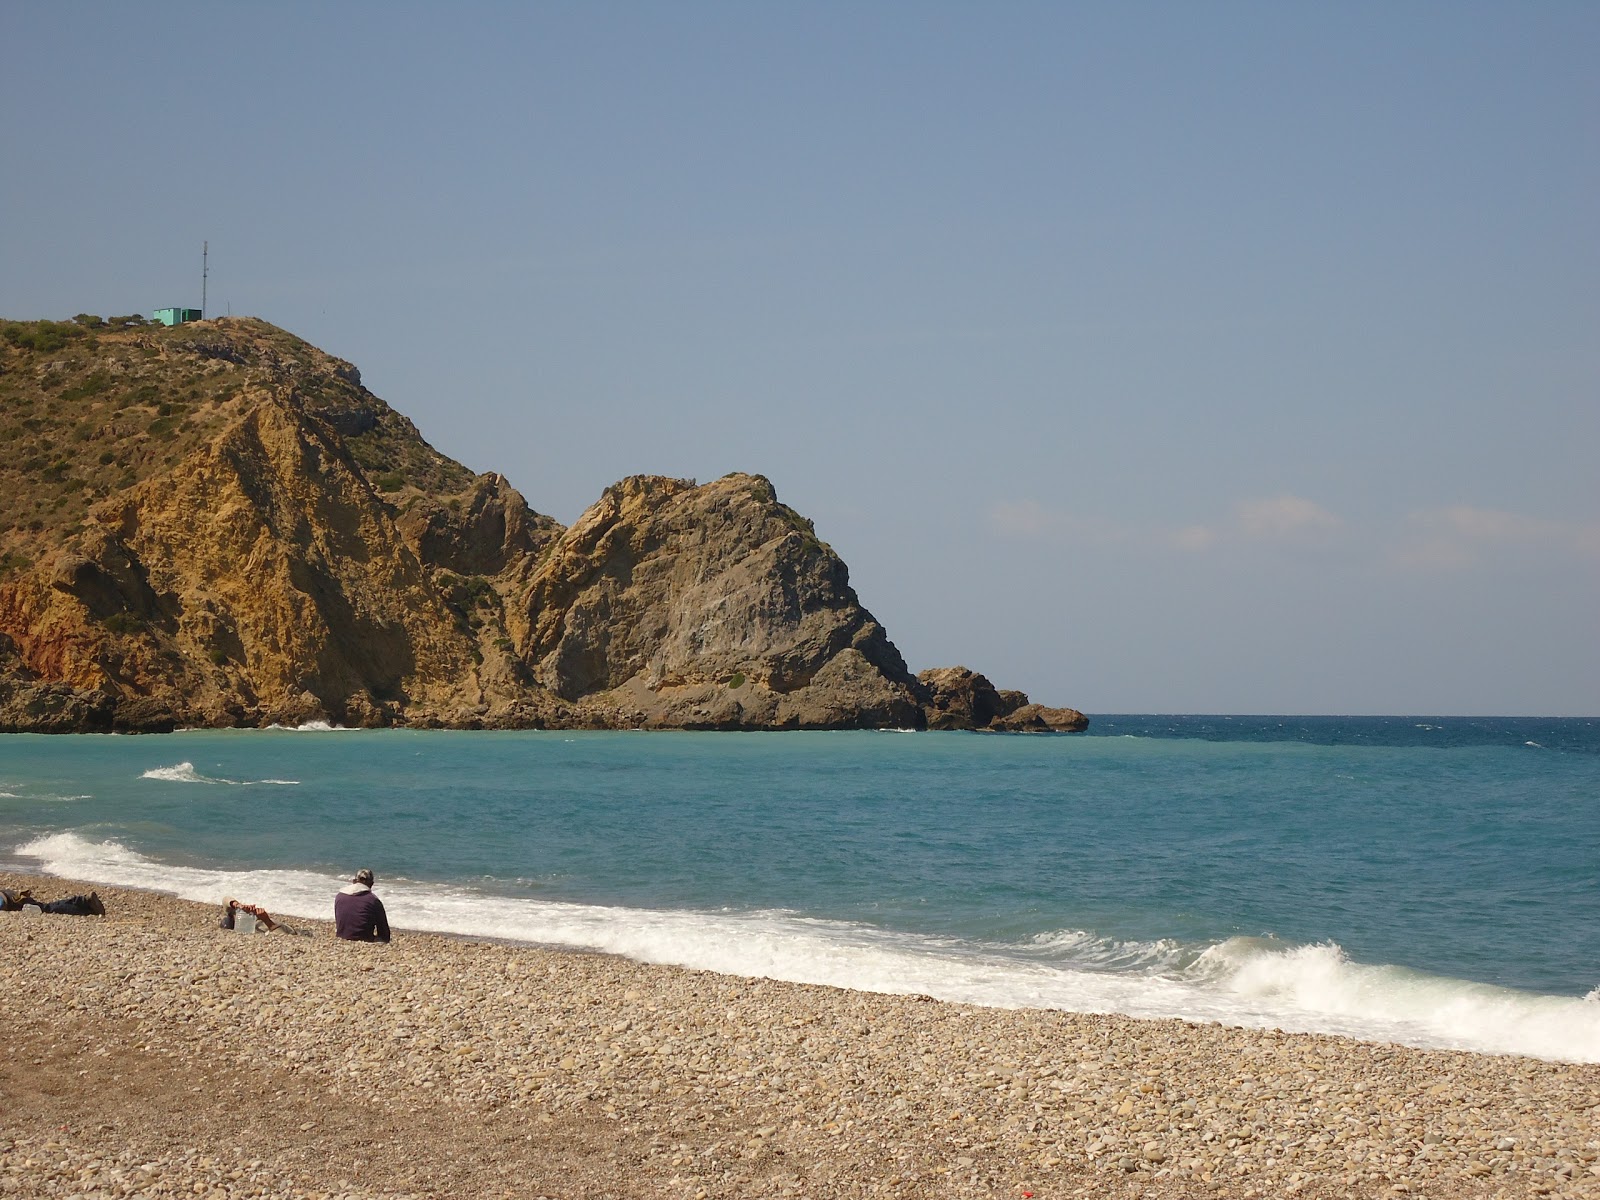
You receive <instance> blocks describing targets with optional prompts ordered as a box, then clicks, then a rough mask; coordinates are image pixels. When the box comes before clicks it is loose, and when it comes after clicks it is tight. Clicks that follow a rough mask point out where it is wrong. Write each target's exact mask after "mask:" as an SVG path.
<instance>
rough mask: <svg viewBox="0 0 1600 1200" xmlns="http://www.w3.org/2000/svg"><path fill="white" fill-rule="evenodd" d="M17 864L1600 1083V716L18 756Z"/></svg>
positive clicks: (701, 962)
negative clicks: (373, 876) (1564, 1067)
mask: <svg viewBox="0 0 1600 1200" xmlns="http://www.w3.org/2000/svg"><path fill="white" fill-rule="evenodd" d="M7 852H10V853H11V854H12V855H13V857H14V860H15V861H17V862H18V863H19V864H21V865H26V866H28V867H31V868H35V869H45V870H49V871H51V872H53V873H56V874H63V875H73V876H76V877H82V878H90V879H95V880H103V881H105V882H108V883H124V884H136V885H141V886H148V887H157V888H163V889H165V890H170V891H174V892H177V893H179V894H183V895H187V896H192V897H196V898H202V899H220V898H221V897H222V896H223V895H224V894H241V893H242V894H245V895H246V898H250V899H256V900H258V901H259V902H262V903H266V904H267V905H268V906H269V907H272V908H274V909H276V910H281V911H283V912H284V913H286V914H290V913H299V914H300V915H308V916H325V915H327V910H328V908H329V904H330V900H329V897H330V895H331V892H332V890H333V888H334V887H336V886H337V883H338V881H339V880H340V879H342V878H345V877H348V875H349V874H350V873H351V872H352V871H353V870H354V869H355V868H356V867H357V866H370V867H372V868H373V869H374V870H375V871H376V872H377V874H378V877H379V885H378V890H379V893H380V895H382V896H384V897H385V898H386V900H387V902H388V904H389V908H390V916H391V920H392V921H393V922H394V923H395V924H396V925H397V926H401V927H407V926H409V927H413V928H433V929H441V930H449V931H456V932H464V933H475V934H480V935H484V934H488V935H495V936H508V937H520V938H526V939H528V940H531V941H539V942H548V943H555V944H565V945H580V946H588V947H594V948H599V949H605V950H611V951H615V952H619V953H627V954H630V955H633V956H635V957H638V958H641V959H647V960H653V961H671V962H681V963H685V964H687V965H692V966H701V967H707V968H711V969H716V970H726V971H732V972H736V973H744V974H767V975H773V976H776V977H783V978H796V979H810V980H815V981H819V982H829V983H838V984H843V985H846V986H854V987H866V988H878V989H882V990H891V991H915V992H924V993H928V994H933V995H938V996H941V997H945V998H950V999H960V1000H969V1001H973V1002H979V1003H992V1004H1039V1005H1045V1006H1053V1007H1065V1008H1082V1009H1094V1010H1116V1011H1124V1012H1131V1013H1134V1014H1135V1015H1179V1016H1187V1017H1191V1018H1193V1019H1216V1020H1227V1021H1234V1022H1239V1023H1247V1024H1273V1025H1279V1026H1282V1027H1285V1028H1315V1029H1324V1030H1327V1031H1330V1032H1341V1033H1348V1034H1351V1035H1354V1036H1359V1037H1366V1038H1373V1039H1394V1040H1402V1041H1408V1042H1413V1043H1416V1044H1425V1045H1465V1046H1470V1047H1474V1048H1480V1049H1491V1050H1517V1051H1521V1052H1526V1053H1534V1054H1540V1055H1543V1056H1546V1057H1559V1058H1583V1059H1589V1058H1593V1059H1596V1060H1600V994H1597V996H1591V993H1595V992H1596V990H1597V987H1600V721H1592V720H1541V719H1530V718H1496V719H1463V718H1336V717H1310V718H1307V717H1162V716H1105V717H1099V718H1096V720H1095V722H1094V725H1093V727H1092V730H1091V732H1090V733H1089V734H1087V735H1072V736H1042V737H1041V736H1017V737H997V736H987V735H976V734H900V733H816V734H808V733H786V734H682V733H672V734H647V733H577V734H575V733H454V732H412V731H382V732H366V731H290V730H281V731H279V730H272V731H256V732H194V733H182V734H174V735H170V736H166V737H142V738H128V737H71V738H43V737H10V738H5V739H3V740H0V855H4V854H5V853H7ZM1586 997H1589V998H1587V999H1586Z"/></svg>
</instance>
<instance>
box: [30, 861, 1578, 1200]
mask: <svg viewBox="0 0 1600 1200" xmlns="http://www.w3.org/2000/svg"><path fill="white" fill-rule="evenodd" d="M0 886H5V887H7V888H11V889H12V890H16V889H17V888H18V887H33V888H34V889H35V891H37V892H38V893H39V894H41V895H42V896H45V897H47V898H55V897H59V896H62V895H67V894H71V893H73V892H77V891H89V890H95V891H98V892H99V893H100V895H101V897H102V898H103V899H104V900H105V902H106V907H107V916H106V917H104V918H96V917H48V916H32V915H28V916H24V915H20V914H15V913H7V914H3V915H0V963H3V968H0V969H3V970H4V972H5V975H4V977H3V978H0V995H3V996H4V1000H3V1001H0V1005H3V1012H4V1018H5V1027H6V1029H7V1031H8V1035H9V1036H10V1038H11V1039H12V1041H13V1052H12V1053H11V1054H9V1055H8V1056H7V1058H6V1062H5V1063H4V1064H3V1065H0V1096H3V1097H4V1098H5V1101H6V1102H5V1104H4V1105H3V1106H0V1112H3V1114H4V1116H3V1117H0V1195H10V1194H17V1195H22V1196H41V1197H42V1196H51V1195H61V1196H69V1195H74V1194H76V1195H81V1196H86V1197H89V1196H97V1195H104V1196H113V1195H158V1194H175V1193H176V1192H178V1191H182V1192H185V1193H188V1194H201V1195H205V1194H210V1195H213V1196H219V1197H245V1196H273V1197H276V1196H301V1197H313V1196H322V1197H338V1196H346V1195H348V1196H355V1195H361V1196H372V1195H386V1196H396V1197H403V1196H414V1197H446V1196H448V1197H456V1196H460V1197H477V1196H499V1195H509V1196H517V1197H531V1196H550V1197H562V1198H567V1197H594V1198H596V1200H598V1198H599V1197H657V1196H661V1197H669V1196H670V1197H677V1196H682V1197H686V1198H689V1200H696V1198H698V1200H710V1198H711V1197H724V1196H726V1197H734V1196H738V1197H751V1196H757V1197H762V1196H771V1197H789V1196H802V1197H822V1198H829V1197H867V1196H905V1197H923V1196H936V1197H944V1196H949V1197H968V1196H971V1197H977V1196H996V1197H999V1196H1012V1197H1024V1196H1026V1195H1028V1194H1030V1193H1031V1195H1032V1196H1033V1197H1037V1198H1038V1200H1048V1198H1054V1197H1091V1196H1093V1197H1098V1196H1135V1195H1138V1196H1147V1197H1180V1196H1181V1197H1188V1196H1215V1197H1223V1198H1232V1197H1238V1198H1240V1200H1244V1198H1246V1197H1261V1198H1262V1200H1264V1198H1265V1197H1269V1196H1273V1197H1275V1196H1306V1197H1345V1196H1352V1197H1368V1196H1395V1195H1411V1196H1419V1195H1420V1196H1433V1197H1439V1198H1441V1200H1443V1198H1447V1197H1448V1198H1454V1197H1466V1198H1471V1197H1480V1196H1482V1197H1489V1196H1506V1197H1514V1196H1534V1195H1555V1196H1573V1197H1580V1196H1581V1197H1600V1065H1594V1064H1585V1065H1575V1064H1568V1063H1553V1062H1545V1061H1542V1060H1536V1059H1526V1058H1517V1057H1510V1056H1488V1055H1480V1054H1474V1053H1470V1052H1465V1051H1439V1050H1417V1049H1408V1048H1404V1047H1399V1046H1392V1045H1378V1044H1370V1043H1364V1042H1355V1041H1351V1040H1348V1039H1343V1038H1338V1037H1331V1036H1326V1035H1318V1034H1288V1033H1282V1032H1278V1031H1273V1030H1259V1029H1239V1028H1234V1027H1230V1026H1222V1025H1199V1024H1193V1023H1190V1022H1185V1021H1181V1020H1140V1019H1135V1018H1128V1017H1119V1016H1106V1015H1097V1014H1077V1013H1068V1012H1059V1011H1055V1010H1037V1009H986V1008H978V1007H975V1006H968V1005H961V1004H952V1003H946V1002H940V1001H932V1000H929V999H927V998H924V997H912V996H892V995H880V994H875V993H863V992H853V991H848V990H844V989H839V988H834V987H828V986H823V985H811V984H791V983H782V982H777V981H773V980H766V979H751V978H743V977H737V976H724V975H717V974H714V973H711V972H705V971H696V970H690V969H686V968H678V967H664V966H653V965H646V964H641V963H636V962H633V961H631V960H627V959H622V958H618V957H616V956H613V955H609V954H603V953H598V952H592V953H580V952H576V951H572V950H569V949H566V948H549V947H540V946H533V945H529V944H527V943H521V942H506V941H499V940H488V939H482V938H466V937H461V936H451V935H442V934H427V933H409V932H407V931H405V930H400V929H397V930H396V934H395V942H394V943H393V944H392V945H389V946H381V945H380V946H372V945H364V944H350V943H342V942H338V941H337V940H335V939H334V938H333V937H332V936H331V923H330V922H328V921H306V920H303V919H296V920H294V924H296V925H305V926H309V927H311V928H312V929H313V930H314V936H313V937H311V938H293V937H275V936H252V937H246V936H243V935H238V934H232V933H228V932H225V931H222V930H219V929H217V928H216V917H217V912H216V910H215V906H212V905H205V904H199V903H195V902H191V901H184V900H179V899H176V898H174V897H172V896H170V895H167V894H164V893H158V892H146V891H137V890H134V889H128V888H121V887H98V886H97V885H93V884H87V883H81V882H78V881H73V880H68V879H61V878H57V877H54V876H41V875H37V874H27V873H3V874H0ZM163 1182H164V1183H165V1184H166V1186H165V1187H164V1188H163V1187H159V1186H158V1185H160V1184H161V1183H163Z"/></svg>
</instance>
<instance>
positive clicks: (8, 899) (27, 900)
mask: <svg viewBox="0 0 1600 1200" xmlns="http://www.w3.org/2000/svg"><path fill="white" fill-rule="evenodd" d="M30 905H31V906H33V907H34V908H37V909H38V910H39V911H40V912H47V913H60V914H62V915H65V916H70V917H103V916H105V915H106V906H105V901H103V900H101V899H100V893H99V892H90V893H89V894H88V895H87V896H82V895H79V896H64V897H62V898H61V899H60V900H35V899H34V897H33V892H32V891H29V890H24V891H20V892H8V891H6V890H5V889H4V888H0V911H4V912H20V911H21V910H22V909H24V908H27V907H29V906H30Z"/></svg>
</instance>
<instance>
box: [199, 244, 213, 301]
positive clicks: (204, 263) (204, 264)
mask: <svg viewBox="0 0 1600 1200" xmlns="http://www.w3.org/2000/svg"><path fill="white" fill-rule="evenodd" d="M210 256H211V243H210V242H201V243H200V319H201V320H202V321H204V320H205V319H206V276H207V275H209V274H210V273H211V266H210V262H209V261H208V260H209V259H210Z"/></svg>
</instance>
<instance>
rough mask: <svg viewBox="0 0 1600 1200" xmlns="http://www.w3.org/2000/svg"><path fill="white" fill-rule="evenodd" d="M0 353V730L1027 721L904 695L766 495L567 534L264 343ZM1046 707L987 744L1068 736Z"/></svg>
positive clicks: (874, 641)
mask: <svg viewBox="0 0 1600 1200" xmlns="http://www.w3.org/2000/svg"><path fill="white" fill-rule="evenodd" d="M40 330H43V331H44V334H50V335H52V336H44V335H43V334H41V333H40V332H39V331H40ZM0 332H3V333H4V334H5V342H4V343H3V345H0V433H4V434H6V435H8V440H9V441H11V442H12V443H13V444H14V445H15V446H16V449H17V453H15V454H14V455H12V456H11V457H10V458H9V459H8V460H7V461H6V462H5V463H3V464H0V504H3V505H4V506H5V509H6V511H5V512H4V516H5V518H6V519H5V523H4V530H5V532H4V533H3V534H0V537H3V539H4V540H3V541H0V729H3V730H9V731H15V730H46V731H49V730H89V729H151V730H155V729H169V728H173V727H175V726H179V725H212V726H235V725H263V724H269V723H273V722H282V723H298V722H303V721H307V720H313V719H323V720H330V721H334V722H337V723H341V724H350V725H387V724H396V723H403V724H412V725H441V726H452V727H469V728H474V727H529V726H533V727H538V726H565V727H599V728H605V727H639V726H644V727H662V728H728V729H734V728H744V729H751V728H855V727H883V726H899V727H917V728H920V727H923V726H925V725H927V724H928V723H929V720H930V714H931V715H932V717H933V721H934V724H936V725H937V726H940V727H950V728H1001V727H1006V726H1003V724H1002V721H1003V720H1004V719H1005V718H1007V717H1012V716H1014V715H1015V713H1016V711H1017V710H1018V709H1020V708H1022V707H1024V706H1025V703H1026V697H1021V700H1020V701H1019V702H1011V701H1006V702H1001V703H999V704H995V703H992V702H990V700H989V699H988V698H987V693H984V694H983V695H982V698H979V699H977V700H976V701H974V700H973V698H972V697H977V696H979V694H980V693H981V689H978V690H977V691H974V689H973V687H972V686H971V684H970V680H968V681H966V682H965V683H963V682H962V681H963V680H964V679H965V676H961V677H960V678H957V679H950V678H945V677H942V676H941V677H940V680H939V681H936V682H935V683H930V682H928V681H926V680H919V679H917V678H916V677H913V676H912V675H911V674H910V672H909V671H907V669H906V666H905V663H904V662H903V661H902V660H901V658H900V655H899V652H898V651H896V649H895V648H894V646H893V644H892V643H891V642H890V641H889V640H888V637H887V636H886V634H885V633H884V631H883V629H882V627H881V626H879V625H878V623H877V622H876V621H875V620H874V619H873V617H872V615H871V614H870V613H868V612H867V611H866V610H865V609H864V608H862V607H861V605H860V604H859V602H858V600H857V598H856V595H855V593H854V592H853V591H852V590H851V588H850V586H849V581H848V573H847V570H846V568H845V565H844V563H843V562H842V561H840V559H839V558H838V556H837V555H835V554H834V553H833V552H832V550H830V549H829V548H828V547H827V546H826V545H825V544H823V543H822V542H820V541H819V540H818V539H817V537H816V535H815V532H814V531H813V529H812V527H811V523H810V522H809V521H807V520H805V519H804V518H803V517H801V516H799V515H798V514H797V513H795V512H794V511H793V510H792V509H789V508H788V507H787V506H785V505H783V504H781V503H780V502H779V501H778V499H777V497H776V495H775V494H774V492H773V489H772V486H771V484H769V483H768V482H767V481H766V480H765V479H762V478H760V477H759V476H751V475H730V476H727V477H726V478H724V479H720V480H717V481H715V482H713V483H709V484H705V485H703V486H696V485H694V484H692V483H689V482H686V481H683V480H673V479H664V478H656V477H645V476H640V477H634V478H630V479H626V480H623V481H622V482H621V483H618V484H616V485H615V486H613V487H611V488H609V489H608V490H607V491H606V493H605V494H604V495H603V496H602V497H601V499H600V501H599V502H598V503H597V504H595V505H594V506H593V507H592V508H590V509H589V510H588V511H587V512H586V513H584V514H583V516H582V517H580V518H579V520H578V521H577V522H576V523H575V524H574V525H573V526H572V527H571V528H570V529H562V528H561V526H560V525H559V524H558V523H557V522H555V521H553V520H551V519H550V518H549V517H545V516H541V515H539V514H538V513H535V512H533V511H532V510H531V509H529V507H528V506H527V504H526V503H525V502H524V500H523V498H522V497H521V496H520V495H519V494H518V493H517V492H516V491H515V490H514V489H512V488H511V487H510V486H509V485H508V484H506V482H505V481H504V480H503V479H501V478H500V477H499V476H498V475H481V476H474V475H472V474H471V473H470V472H469V471H467V470H466V469H465V468H463V467H461V466H460V465H459V464H457V463H454V462H451V461H450V460H449V459H446V458H445V457H444V456H442V455H440V454H438V453H437V452H436V451H434V450H433V449H432V447H430V446H428V444H427V443H426V442H425V441H423V439H422V438H421V436H420V435H419V434H418V433H417V431H416V430H415V428H414V427H413V426H412V425H411V423H410V422H409V421H407V420H405V418H404V417H402V416H400V415H399V414H398V413H395V412H394V411H393V410H392V409H390V408H389V407H388V406H387V405H385V404H384V403H383V402H382V401H381V400H379V399H378V398H377V397H376V396H374V395H372V393H370V392H368V391H367V390H366V389H365V388H364V387H362V386H361V382H360V375H359V373H358V372H357V371H356V370H355V368H354V367H352V366H351V365H350V364H348V363H344V362H341V361H340V360H338V359H334V358H331V357H330V356H328V355H325V354H323V353H322V352H321V351H318V350H316V349H315V348H313V347H311V346H308V345H306V344H305V343H303V342H300V341H298V340H297V339H294V338H292V337H291V336H289V335H288V334H285V333H283V332H282V331H281V330H277V329H274V328H273V327H271V326H269V325H266V324H264V323H262V322H259V321H249V320H226V321H223V320H218V321H208V322H203V323H200V324H196V325H187V326H179V327H177V328H175V329H170V330H169V329H157V328H149V327H145V328H137V327H136V328H131V329H121V330H110V329H106V328H103V327H102V328H98V329H95V328H92V327H85V326H84V325H80V326H77V327H68V326H49V325H48V324H44V325H41V324H30V325H19V324H11V325H7V326H4V328H3V330H0ZM958 674H959V673H958ZM965 675H966V676H970V675H971V673H970V672H967V673H965ZM973 678H975V679H979V680H981V679H982V677H981V676H976V677H973ZM982 683H983V687H985V688H989V685H988V683H987V680H983V681H982ZM941 689H942V690H941ZM989 692H990V693H993V689H992V688H989ZM995 695H1005V696H1007V697H1011V698H1015V697H1016V696H1018V695H1020V694H1018V693H1003V694H1002V693H995ZM961 696H966V697H967V699H965V700H963V699H961V698H960V697H961ZM1032 707H1034V708H1037V707H1038V706H1032ZM1002 710H1003V711H1002ZM1039 711H1040V713H1043V714H1046V715H1045V716H1043V717H1040V716H1039V715H1038V714H1034V716H1035V718H1036V719H1035V720H1034V723H1033V724H1031V725H1030V724H1027V723H1026V722H1024V723H1023V724H1021V725H1016V724H1014V725H1013V726H1010V727H1016V728H1074V727H1081V724H1082V718H1081V715H1079V714H1075V713H1071V711H1070V710H1039Z"/></svg>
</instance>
